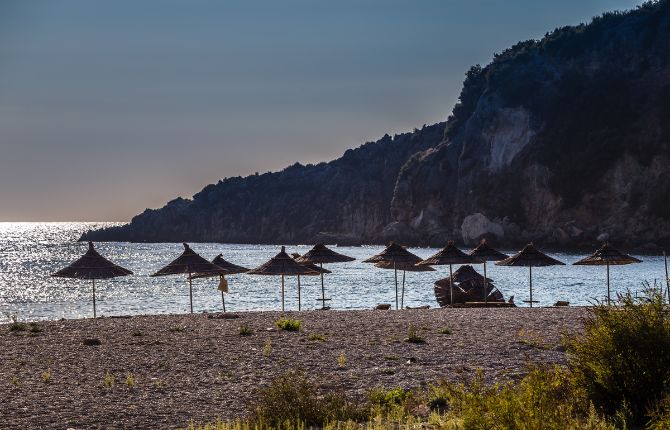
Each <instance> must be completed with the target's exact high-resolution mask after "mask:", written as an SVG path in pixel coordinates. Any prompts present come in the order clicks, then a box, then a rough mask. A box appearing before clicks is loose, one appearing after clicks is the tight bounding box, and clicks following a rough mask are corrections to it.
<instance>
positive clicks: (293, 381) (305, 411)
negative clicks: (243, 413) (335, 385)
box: [250, 372, 364, 428]
mask: <svg viewBox="0 0 670 430" xmlns="http://www.w3.org/2000/svg"><path fill="white" fill-rule="evenodd" d="M251 410H252V413H251V417H250V419H251V421H252V422H253V423H254V424H255V425H257V426H258V425H260V426H261V427H264V426H269V427H274V428H283V427H284V425H285V423H287V422H289V423H302V424H303V425H305V426H323V425H324V424H325V423H327V422H332V421H346V420H350V419H353V420H360V419H363V418H364V415H363V414H362V412H361V411H360V410H359V409H358V408H357V407H356V406H355V404H354V403H353V402H351V401H349V399H347V398H346V397H345V396H343V395H339V394H337V393H329V394H327V395H325V396H323V397H320V396H319V394H318V390H317V388H316V385H314V383H313V382H312V381H310V380H308V379H307V377H306V376H305V374H304V373H302V372H289V373H286V374H284V375H282V376H279V377H278V378H275V379H274V380H272V382H271V383H270V384H269V385H267V386H266V387H263V388H261V389H260V390H259V392H258V395H257V400H256V401H255V403H254V404H253V407H252V409H251Z"/></svg>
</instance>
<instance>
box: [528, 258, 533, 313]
mask: <svg viewBox="0 0 670 430" xmlns="http://www.w3.org/2000/svg"><path fill="white" fill-rule="evenodd" d="M528 281H529V282H528V284H529V285H530V307H531V308H532V307H533V266H528Z"/></svg>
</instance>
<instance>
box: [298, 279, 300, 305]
mask: <svg viewBox="0 0 670 430" xmlns="http://www.w3.org/2000/svg"><path fill="white" fill-rule="evenodd" d="M298 310H300V275H298Z"/></svg>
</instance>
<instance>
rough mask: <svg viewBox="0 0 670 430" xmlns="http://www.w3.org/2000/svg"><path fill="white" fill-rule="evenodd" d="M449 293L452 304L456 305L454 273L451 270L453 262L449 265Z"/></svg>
mask: <svg viewBox="0 0 670 430" xmlns="http://www.w3.org/2000/svg"><path fill="white" fill-rule="evenodd" d="M449 295H450V299H449V301H450V303H451V306H454V274H453V273H452V272H451V264H450V265H449Z"/></svg>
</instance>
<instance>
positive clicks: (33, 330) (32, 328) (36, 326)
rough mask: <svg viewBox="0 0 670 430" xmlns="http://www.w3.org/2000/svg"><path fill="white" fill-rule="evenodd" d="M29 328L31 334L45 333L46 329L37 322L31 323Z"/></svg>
mask: <svg viewBox="0 0 670 430" xmlns="http://www.w3.org/2000/svg"><path fill="white" fill-rule="evenodd" d="M28 326H29V329H28V330H29V331H30V332H31V333H41V332H42V331H44V329H43V328H42V326H41V325H39V324H37V323H36V322H31V323H30V324H28Z"/></svg>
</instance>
